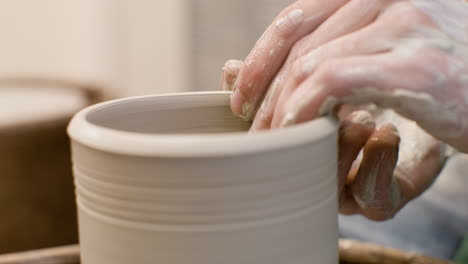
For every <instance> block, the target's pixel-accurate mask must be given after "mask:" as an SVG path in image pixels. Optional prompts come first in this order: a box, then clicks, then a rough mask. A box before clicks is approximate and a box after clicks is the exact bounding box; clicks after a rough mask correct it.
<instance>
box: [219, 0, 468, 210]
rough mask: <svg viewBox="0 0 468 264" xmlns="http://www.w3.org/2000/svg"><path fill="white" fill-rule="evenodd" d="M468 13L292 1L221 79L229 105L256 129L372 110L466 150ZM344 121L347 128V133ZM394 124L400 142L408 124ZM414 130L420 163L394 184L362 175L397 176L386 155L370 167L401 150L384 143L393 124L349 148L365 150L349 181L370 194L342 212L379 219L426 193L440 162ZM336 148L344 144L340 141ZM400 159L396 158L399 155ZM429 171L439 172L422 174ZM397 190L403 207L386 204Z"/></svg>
mask: <svg viewBox="0 0 468 264" xmlns="http://www.w3.org/2000/svg"><path fill="white" fill-rule="evenodd" d="M467 13H468V4H467V3H465V2H463V1H462V0H431V1H429V0H412V1H411V0H406V1H404V0H401V1H397V0H393V1H392V0H388V1H384V0H383V1H368V0H351V1H349V0H348V1H346V0H332V1H326V2H324V1H310V0H307V1H306V0H304V1H297V2H296V3H295V4H293V5H292V6H290V7H288V8H287V9H286V10H284V11H283V12H282V13H281V14H280V15H279V16H278V18H277V19H276V20H275V21H274V23H273V24H272V25H271V26H270V27H269V28H268V29H267V31H266V32H265V33H264V34H263V36H262V38H261V39H260V40H259V41H258V42H257V44H256V46H255V48H254V49H253V50H252V52H251V53H250V55H249V56H248V57H247V59H246V61H245V64H243V63H242V62H239V61H236V62H233V61H231V62H229V63H228V64H227V65H226V66H227V67H226V68H225V69H226V71H225V73H224V76H225V77H228V78H224V79H223V86H224V87H227V88H232V89H233V90H235V92H234V94H233V97H232V101H231V108H232V110H233V112H234V113H236V114H238V115H241V116H243V117H244V118H246V119H253V118H254V117H255V119H254V123H253V128H252V129H253V130H258V129H267V128H276V127H280V126H285V125H290V124H294V123H299V122H304V121H307V120H311V119H313V118H315V117H317V116H319V115H321V114H326V113H327V112H329V111H330V110H332V109H333V108H334V106H335V105H337V104H342V103H350V104H367V103H375V104H376V105H378V106H380V107H385V108H392V109H394V110H395V111H397V112H398V113H400V114H401V115H403V116H405V117H407V118H408V119H411V120H414V121H416V122H417V124H418V125H419V126H420V127H422V128H423V129H425V130H426V131H427V132H429V133H430V134H432V135H433V136H435V137H437V138H439V139H440V140H442V141H445V142H447V143H449V144H451V145H452V146H454V147H455V148H458V149H459V150H462V151H468V140H466V137H467V136H468V99H467V97H468V96H467V94H468V81H467V79H468V77H467V76H468V66H467V65H468V47H467V46H468V33H467V31H468V30H467V28H468V17H467V16H466V14H467ZM237 72H239V76H238V77H237V74H236V73H237ZM262 100H263V102H262ZM257 110H258V111H257ZM358 115H359V114H358ZM360 115H362V114H360ZM374 115H375V113H374ZM380 115H381V114H378V116H377V118H376V119H379V116H380ZM394 116H396V115H394ZM350 118H352V116H351V117H350ZM354 118H356V117H354ZM346 123H347V121H346V120H345V121H343V127H346ZM399 123H403V124H405V123H406V124H407V125H403V127H405V129H403V130H402V129H401V128H400V129H399V130H400V133H401V134H402V135H401V136H402V141H403V142H405V136H406V134H411V133H408V132H404V131H406V130H407V129H406V128H407V127H410V124H412V123H411V122H409V121H406V120H405V121H402V122H400V121H399ZM343 127H342V131H343V130H344V128H343ZM397 127H399V126H398V125H397ZM412 130H414V131H415V132H414V133H412V134H413V138H415V139H419V137H418V136H417V135H418V134H421V135H423V134H424V135H425V136H426V138H428V142H429V141H430V142H429V143H428V144H429V145H427V148H426V149H425V150H424V151H422V152H421V151H420V153H419V154H418V155H419V156H418V155H416V156H418V157H419V158H418V159H415V161H413V162H412V164H414V166H407V168H406V171H408V172H411V173H400V174H399V175H400V176H398V174H397V173H395V174H396V178H392V177H390V178H385V177H381V176H378V177H377V178H374V179H375V181H373V180H372V178H369V177H367V176H364V174H371V173H374V172H375V171H381V172H378V173H377V174H378V175H387V176H388V175H392V174H393V173H388V171H390V172H393V167H394V164H393V165H392V163H396V156H394V157H393V158H392V157H388V158H387V162H386V163H385V164H387V165H388V166H382V163H380V162H377V161H376V160H372V159H376V157H377V156H379V155H374V154H372V155H371V153H375V152H374V151H377V153H380V152H379V149H387V150H388V149H391V147H390V146H392V144H394V143H395V142H398V138H399V137H398V136H397V135H395V136H394V137H390V136H388V135H391V134H392V133H391V132H392V131H394V129H393V126H391V125H384V126H381V127H379V128H378V129H377V130H374V128H372V129H371V130H368V131H367V132H365V131H364V132H363V133H364V134H365V133H367V137H366V135H364V136H362V137H363V138H365V140H362V141H363V142H358V143H356V142H353V143H352V144H351V145H354V147H356V146H358V149H360V147H362V146H364V155H363V159H362V164H361V167H359V169H358V170H359V171H360V172H358V173H357V176H356V178H355V179H354V181H352V176H351V177H349V178H350V179H351V180H350V181H351V182H355V183H356V184H357V183H360V184H358V185H361V186H367V187H366V188H367V190H369V189H373V190H375V191H374V193H373V194H372V193H365V192H363V191H359V190H358V189H359V188H358V187H355V188H351V189H352V197H353V198H354V200H355V201H357V203H355V204H354V205H353V206H348V205H349V204H348V203H346V202H345V203H344V204H343V207H342V208H343V210H344V211H346V212H359V211H360V212H362V213H364V214H366V215H367V216H369V217H370V218H373V219H384V218H387V217H389V216H391V215H392V214H393V213H394V212H395V211H396V210H397V209H398V208H400V207H401V206H402V205H404V203H405V202H407V201H408V200H409V199H411V198H414V197H415V196H417V195H418V194H419V193H421V192H422V191H423V190H424V189H425V188H427V187H428V186H429V184H430V182H432V179H433V178H434V176H435V175H436V172H437V170H438V167H439V165H440V162H435V163H431V162H427V160H430V161H434V160H440V155H439V154H440V151H439V153H436V152H437V151H435V149H440V148H439V145H438V143H437V142H436V141H435V140H433V139H432V138H430V137H428V136H427V135H426V134H425V133H424V132H423V131H421V130H419V129H417V128H412ZM356 133H357V132H356ZM345 134H346V133H345ZM415 135H416V136H415ZM368 137H370V138H368ZM387 137H389V138H387ZM375 138H381V140H380V141H381V142H383V143H382V145H381V146H380V147H379V145H377V147H375V146H374V147H372V145H368V144H369V143H371V142H374V141H375ZM429 138H430V139H431V140H429ZM341 141H342V142H346V141H343V137H342V139H341ZM386 142H387V143H386ZM392 142H393V143H392ZM408 142H410V143H411V141H408ZM415 142H416V143H417V142H418V141H414V142H412V143H415ZM417 144H419V143H417ZM368 146H370V147H368ZM405 146H406V144H403V145H402V148H403V147H405ZM341 148H343V147H341ZM350 148H352V146H350ZM356 148H357V147H356ZM354 152H359V151H358V150H357V151H354ZM366 153H369V154H368V155H366ZM402 153H404V152H402V151H401V150H400V156H402ZM349 155H350V154H349ZM382 155H383V154H382ZM388 155H389V154H388ZM351 156H352V155H351ZM407 156H408V155H406V158H407ZM410 156H411V155H410ZM406 158H405V155H403V156H402V157H400V162H399V163H402V162H403V163H404V164H410V163H411V162H410V161H411V159H408V160H406V161H405V159H406ZM382 159H383V158H382ZM423 161H426V162H423ZM343 163H345V164H348V163H350V162H349V158H348V161H345V162H343V159H341V161H340V164H341V165H340V166H341V167H343V165H342V164H343ZM373 163H374V165H368V164H373ZM366 164H367V165H366ZM375 164H380V165H379V166H376V165H375ZM424 164H425V165H424ZM431 164H437V166H435V167H437V168H434V167H433V166H428V165H431ZM361 168H362V169H361ZM361 171H362V172H361ZM366 171H367V173H366ZM383 171H387V172H385V173H384V172H383ZM396 171H398V169H397V170H396ZM418 171H419V172H418ZM346 174H347V172H346V173H345V176H344V177H343V176H341V178H346ZM402 174H403V175H406V176H402ZM360 175H362V176H361V177H360ZM394 179H397V180H394ZM342 182H343V181H342ZM364 182H366V183H365V184H364ZM395 184H396V185H395ZM343 185H344V184H343V183H342V184H340V186H343ZM351 185H352V186H357V185H353V184H351ZM372 185H373V187H372ZM393 185H395V186H398V188H399V190H398V192H399V193H398V195H399V197H398V200H399V202H395V201H396V200H395V199H393V198H395V197H393V198H392V199H393V200H392V199H390V196H392V195H397V194H396V191H390V190H391V189H393V190H396V189H395V188H397V187H391V188H390V187H389V186H393ZM369 186H370V187H369ZM379 186H380V187H379ZM382 186H384V187H385V186H386V187H385V188H384V187H382ZM405 186H406V187H405ZM387 187H388V188H387ZM345 189H346V188H345ZM348 189H349V188H348ZM382 190H385V192H384V193H382V192H383V191H382ZM348 191H349V190H348ZM348 191H346V192H348ZM359 192H361V194H359ZM345 196H346V195H345ZM360 196H361V197H360ZM363 196H366V197H363ZM372 197H373V198H372ZM345 198H347V197H345ZM369 199H370V200H369ZM348 200H349V199H348ZM359 200H360V201H359ZM345 201H346V199H345ZM370 201H372V202H370ZM375 201H377V202H375ZM369 203H372V205H370V204H369ZM353 208H354V209H353Z"/></svg>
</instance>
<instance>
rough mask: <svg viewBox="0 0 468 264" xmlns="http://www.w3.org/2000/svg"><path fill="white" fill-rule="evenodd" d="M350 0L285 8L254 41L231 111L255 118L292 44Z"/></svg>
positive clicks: (308, 1) (304, 0)
mask: <svg viewBox="0 0 468 264" xmlns="http://www.w3.org/2000/svg"><path fill="white" fill-rule="evenodd" d="M348 1H349V0H331V1H325V2H324V1H317V0H315V1H311V0H299V1H296V2H295V3H294V4H292V5H291V6H289V7H287V8H286V9H285V10H283V11H282V12H281V13H280V14H279V16H278V17H277V18H276V19H275V20H274V21H273V23H272V24H271V25H270V26H269V27H268V29H267V30H266V31H265V33H264V34H263V36H262V37H261V38H260V39H259V41H258V42H257V43H256V44H255V47H254V48H253V49H252V51H251V52H250V54H249V55H248V56H247V58H246V60H245V65H244V67H242V69H241V71H240V74H239V78H238V79H237V82H236V84H235V86H236V92H235V93H234V94H233V97H232V100H231V108H232V111H233V112H234V113H235V114H237V115H239V116H241V117H243V118H245V119H252V118H253V115H254V112H255V108H256V107H255V106H256V105H257V103H258V102H259V101H260V100H261V99H262V98H263V95H264V92H265V90H266V88H267V87H268V85H269V84H270V83H271V80H272V78H273V76H275V75H276V74H277V72H278V71H279V69H280V67H281V65H282V64H283V62H284V60H285V59H286V57H287V55H288V53H289V51H290V49H291V47H292V46H293V45H294V43H296V42H297V41H298V40H299V39H301V38H303V37H304V36H306V35H308V34H309V33H310V32H312V31H314V30H315V29H316V28H317V27H318V26H319V25H320V24H321V23H322V22H323V21H325V20H326V19H327V18H328V17H329V16H330V15H332V14H333V13H334V12H336V10H338V9H339V8H340V7H341V6H343V5H344V4H345V3H346V2H348Z"/></svg>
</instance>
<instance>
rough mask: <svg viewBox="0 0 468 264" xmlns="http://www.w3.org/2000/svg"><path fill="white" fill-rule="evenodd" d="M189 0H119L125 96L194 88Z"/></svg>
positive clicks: (121, 78)
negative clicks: (191, 77) (192, 85)
mask: <svg viewBox="0 0 468 264" xmlns="http://www.w3.org/2000/svg"><path fill="white" fill-rule="evenodd" d="M186 1H187V0H170V1H154V0H136V1H128V0H119V7H118V8H119V11H118V12H119V14H120V20H119V26H118V28H119V34H120V35H119V37H120V41H122V49H121V53H120V54H119V55H120V56H122V59H123V60H122V62H121V63H122V64H121V66H122V68H121V74H120V76H119V80H120V83H121V85H122V93H123V94H124V95H140V94H151V93H160V92H179V91H185V90H190V89H191V87H190V79H189V76H188V70H189V63H188V60H189V58H188V56H187V52H188V49H187V47H188V46H189V45H190V44H189V43H190V39H189V36H188V32H187V31H188V27H187V23H189V21H188V16H187V12H188V10H187V6H186V5H185V2H186ZM188 1H190V0H188Z"/></svg>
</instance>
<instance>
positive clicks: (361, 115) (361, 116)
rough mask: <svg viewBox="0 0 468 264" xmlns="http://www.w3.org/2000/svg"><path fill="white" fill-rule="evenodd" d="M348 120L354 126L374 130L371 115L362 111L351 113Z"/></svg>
mask: <svg viewBox="0 0 468 264" xmlns="http://www.w3.org/2000/svg"><path fill="white" fill-rule="evenodd" d="M349 120H350V121H351V122H353V123H355V124H360V125H363V126H364V127H366V128H370V129H374V128H375V122H374V119H373V118H372V116H371V114H370V113H369V112H367V111H364V110H358V111H354V112H352V113H351V115H350V116H349Z"/></svg>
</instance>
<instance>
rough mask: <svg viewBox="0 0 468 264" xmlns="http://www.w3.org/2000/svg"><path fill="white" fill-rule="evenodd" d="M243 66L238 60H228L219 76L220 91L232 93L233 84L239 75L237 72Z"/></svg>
mask: <svg viewBox="0 0 468 264" xmlns="http://www.w3.org/2000/svg"><path fill="white" fill-rule="evenodd" d="M242 65H244V62H243V61H240V60H228V61H226V63H225V64H224V67H223V72H222V75H221V85H220V86H221V90H223V91H232V90H233V88H234V82H235V81H236V79H237V75H239V71H240V69H241V68H242Z"/></svg>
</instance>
